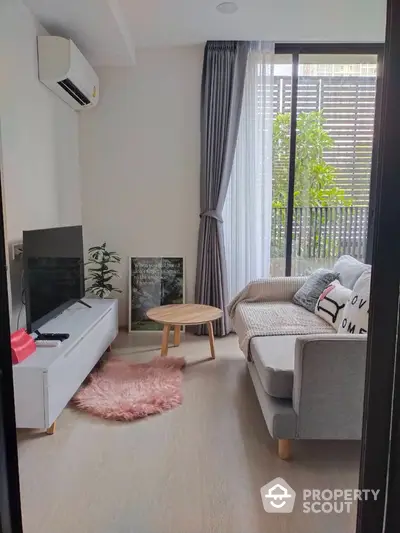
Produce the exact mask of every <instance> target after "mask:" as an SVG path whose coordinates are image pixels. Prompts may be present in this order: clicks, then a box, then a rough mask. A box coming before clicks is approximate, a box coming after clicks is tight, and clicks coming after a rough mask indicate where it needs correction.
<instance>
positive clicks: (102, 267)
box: [87, 242, 122, 298]
mask: <svg viewBox="0 0 400 533" xmlns="http://www.w3.org/2000/svg"><path fill="white" fill-rule="evenodd" d="M120 262H121V258H120V256H119V255H118V254H117V253H116V252H109V251H108V250H107V244H106V243H105V242H104V243H103V244H102V245H101V246H92V247H91V248H89V261H88V263H87V264H88V265H89V267H88V277H87V280H89V281H90V282H91V285H90V287H88V288H87V291H88V292H91V293H92V294H94V295H95V296H98V297H99V298H107V297H108V296H110V294H111V293H112V292H122V291H120V290H119V289H117V288H116V287H114V286H113V285H112V281H113V279H114V278H119V277H120V275H119V274H118V272H117V271H116V270H115V269H114V268H111V267H110V265H111V266H112V263H120Z"/></svg>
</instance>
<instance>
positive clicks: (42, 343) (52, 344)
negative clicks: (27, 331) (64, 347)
mask: <svg viewBox="0 0 400 533" xmlns="http://www.w3.org/2000/svg"><path fill="white" fill-rule="evenodd" d="M35 344H36V346H37V347H38V348H57V346H60V345H61V341H35Z"/></svg>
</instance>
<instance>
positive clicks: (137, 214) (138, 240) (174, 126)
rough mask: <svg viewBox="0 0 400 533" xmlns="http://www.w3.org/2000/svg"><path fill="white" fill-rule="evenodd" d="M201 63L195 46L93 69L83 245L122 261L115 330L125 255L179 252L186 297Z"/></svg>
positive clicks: (84, 123)
mask: <svg viewBox="0 0 400 533" xmlns="http://www.w3.org/2000/svg"><path fill="white" fill-rule="evenodd" d="M202 59H203V46H182V47H176V48H163V49H155V50H146V51H139V53H138V56H137V64H136V66H135V67H134V68H104V69H98V73H99V75H100V95H101V96H100V103H99V105H98V107H97V108H95V109H93V110H90V111H88V112H87V113H82V114H81V116H80V151H81V171H82V198H83V224H84V233H85V242H86V245H87V246H90V245H93V244H99V243H101V242H103V241H106V242H107V244H108V245H109V246H110V247H111V248H113V249H114V250H116V251H117V252H119V253H120V255H121V256H122V265H121V273H122V278H121V280H120V281H119V285H120V287H121V288H122V289H123V291H124V294H123V295H122V296H121V302H120V322H121V324H127V322H128V318H127V313H128V300H127V287H128V276H127V273H128V256H145V255H149V256H162V255H178V256H185V257H186V275H187V291H186V292H187V299H188V301H191V300H193V296H194V281H195V270H196V254H197V231H198V223H199V167H200V88H201V87H200V86H201V69H202Z"/></svg>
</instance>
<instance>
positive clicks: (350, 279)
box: [333, 255, 371, 289]
mask: <svg viewBox="0 0 400 533" xmlns="http://www.w3.org/2000/svg"><path fill="white" fill-rule="evenodd" d="M333 271H334V272H336V273H337V274H339V281H340V283H341V284H342V285H343V286H344V287H347V288H348V289H353V288H354V285H355V284H356V281H357V280H358V278H359V277H360V276H361V274H362V273H363V272H370V271H371V266H370V265H366V264H365V263H361V261H358V260H357V259H355V258H354V257H351V255H342V257H339V259H338V260H337V261H336V263H335V265H334V267H333Z"/></svg>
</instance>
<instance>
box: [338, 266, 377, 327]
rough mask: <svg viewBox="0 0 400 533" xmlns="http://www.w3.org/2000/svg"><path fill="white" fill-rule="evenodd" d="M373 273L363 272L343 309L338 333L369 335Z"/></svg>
mask: <svg viewBox="0 0 400 533" xmlns="http://www.w3.org/2000/svg"><path fill="white" fill-rule="evenodd" d="M370 285H371V272H363V273H362V274H361V276H360V277H359V278H358V280H357V282H356V284H355V285H354V289H353V292H352V293H351V296H350V299H349V301H348V302H347V304H346V305H345V308H344V309H343V315H342V323H341V324H340V327H339V329H338V333H367V332H368V315H369V292H370Z"/></svg>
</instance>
